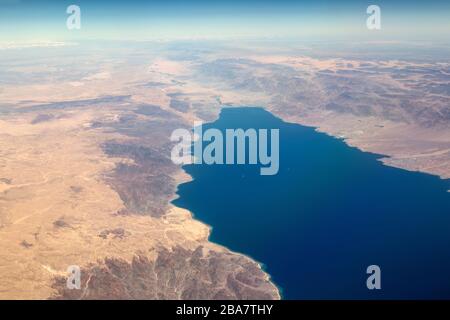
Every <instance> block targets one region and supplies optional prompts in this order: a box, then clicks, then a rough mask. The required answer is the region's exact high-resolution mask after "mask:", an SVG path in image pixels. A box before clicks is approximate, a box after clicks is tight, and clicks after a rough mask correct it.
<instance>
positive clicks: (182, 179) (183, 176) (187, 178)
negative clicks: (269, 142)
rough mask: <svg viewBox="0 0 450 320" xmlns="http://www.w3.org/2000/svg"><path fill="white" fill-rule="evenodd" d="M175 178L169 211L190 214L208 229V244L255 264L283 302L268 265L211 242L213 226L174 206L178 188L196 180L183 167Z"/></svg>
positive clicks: (280, 291)
mask: <svg viewBox="0 0 450 320" xmlns="http://www.w3.org/2000/svg"><path fill="white" fill-rule="evenodd" d="M173 178H174V179H175V181H176V185H177V189H176V192H175V194H174V196H173V197H172V198H171V200H170V202H169V203H170V208H169V209H168V211H170V210H171V209H172V208H176V209H177V210H183V211H186V212H189V214H190V217H191V219H193V220H195V221H198V222H200V223H201V224H202V225H203V226H205V227H206V228H207V229H208V234H207V237H206V239H205V241H207V242H208V243H210V244H212V245H214V246H216V247H218V248H220V249H221V250H225V251H228V252H230V253H233V254H236V255H240V256H242V257H245V258H246V259H249V260H250V261H252V262H254V263H255V264H256V265H257V266H258V268H259V269H260V270H261V271H262V272H263V274H264V280H266V281H268V282H270V283H271V284H272V285H273V286H274V287H275V288H276V289H277V292H276V293H277V296H276V297H275V298H274V300H282V299H283V289H282V288H281V287H279V286H278V285H277V284H276V283H275V282H274V281H272V277H271V275H270V274H269V273H268V272H267V270H266V265H265V264H264V263H262V262H259V261H258V260H256V259H254V258H253V257H251V256H250V255H247V254H244V253H242V252H237V251H233V250H231V249H229V248H227V247H226V246H225V245H223V244H221V243H218V242H214V241H211V239H210V236H211V233H212V231H213V226H211V225H209V224H207V223H205V222H203V221H202V220H200V219H198V218H196V217H195V214H194V212H192V211H191V210H188V209H185V208H180V207H178V206H176V205H175V204H173V201H174V200H175V199H178V198H179V195H178V187H179V186H180V185H182V184H185V183H189V182H191V181H193V180H194V178H193V177H192V176H191V175H190V174H188V173H187V172H186V171H185V170H184V169H183V167H182V166H181V167H180V169H179V172H177V174H176V175H175V176H173Z"/></svg>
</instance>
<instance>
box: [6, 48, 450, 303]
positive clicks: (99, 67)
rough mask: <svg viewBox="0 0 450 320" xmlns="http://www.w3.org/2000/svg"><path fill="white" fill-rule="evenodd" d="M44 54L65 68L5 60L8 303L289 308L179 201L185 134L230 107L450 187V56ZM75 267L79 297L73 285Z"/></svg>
mask: <svg viewBox="0 0 450 320" xmlns="http://www.w3.org/2000/svg"><path fill="white" fill-rule="evenodd" d="M75 47H76V46H75ZM33 50H38V49H33ZM45 50H50V52H53V53H54V54H55V55H57V56H58V57H59V58H55V59H44V58H42V59H44V60H43V61H40V60H39V59H38V58H37V57H36V56H35V55H34V53H33V52H31V51H30V52H29V53H27V52H22V51H21V55H15V54H14V52H12V51H10V50H3V51H2V52H1V53H0V61H2V63H1V69H0V71H1V73H0V79H2V81H3V83H2V87H1V88H0V239H1V243H2V246H1V248H0V257H1V259H0V298H2V299H107V298H112V299H140V298H142V299H180V298H185V299H278V298H280V295H279V292H278V289H277V288H276V286H275V285H274V284H273V283H272V282H271V281H270V278H269V276H268V275H267V274H266V273H265V272H264V271H262V270H261V268H260V266H259V264H258V263H257V262H255V261H253V260H251V259H250V258H248V257H246V256H243V255H240V254H237V253H233V252H230V251H229V250H228V249H226V248H224V247H221V246H219V245H217V244H214V243H211V242H209V241H208V235H209V227H208V226H206V225H204V224H202V223H200V222H199V221H196V220H195V219H193V218H192V215H191V213H190V212H187V211H185V210H182V209H179V208H176V207H174V206H172V205H171V204H170V200H171V199H173V198H174V197H175V192H176V187H177V185H178V184H179V183H180V182H182V181H186V180H187V179H189V178H190V177H188V176H186V175H185V174H184V172H183V171H182V169H181V168H180V167H178V166H176V165H174V164H173V163H172V162H171V160H170V150H171V146H172V144H171V142H170V134H171V132H172V131H173V130H174V129H176V128H190V127H192V124H193V122H194V121H195V120H204V121H210V120H213V119H215V118H216V117H217V115H218V113H219V112H220V109H221V108H222V107H223V106H224V105H227V106H255V105H256V106H262V107H266V108H267V109H268V110H270V111H271V112H273V113H274V114H276V115H277V116H280V117H281V118H282V119H284V120H286V121H291V122H296V123H300V124H306V125H312V126H315V127H317V128H318V129H317V130H320V131H324V132H327V133H329V134H330V135H333V136H337V137H341V138H344V139H345V140H346V141H347V143H348V144H350V145H354V146H357V147H358V148H360V149H362V150H365V151H370V152H375V153H380V154H384V155H386V158H384V159H383V162H384V163H385V164H386V165H391V166H396V167H400V168H404V169H407V170H417V171H422V172H426V173H430V174H435V175H439V176H441V177H442V178H449V177H450V127H449V120H450V109H449V108H450V106H449V101H450V99H449V95H450V89H449V81H450V63H448V62H439V63H433V62H427V61H414V62H412V61H401V60H396V59H384V60H383V59H377V60H376V61H373V60H370V59H367V61H366V60H365V59H364V58H362V57H355V58H352V59H346V58H341V57H337V58H330V57H320V58H317V57H314V55H308V53H301V52H300V53H298V52H297V51H296V50H294V51H292V52H289V53H282V54H281V53H272V54H268V53H267V50H266V49H261V48H246V49H245V50H244V49H235V48H230V47H226V48H222V49H221V50H216V51H214V50H204V48H203V47H200V48H199V49H195V46H194V47H193V48H192V49H190V50H191V51H192V52H187V51H186V52H184V51H183V52H182V53H179V52H178V51H177V52H178V53H177V54H176V53H174V52H173V51H167V50H166V49H164V48H159V49H157V50H156V49H154V50H153V51H152V50H150V51H149V52H148V51H146V50H144V49H142V48H136V49H134V50H132V49H129V48H127V49H123V48H122V47H121V48H119V49H116V50H117V51H113V52H108V53H105V52H103V51H102V50H100V49H99V48H94V49H91V50H92V52H89V54H87V55H78V54H77V53H78V51H77V50H80V49H78V48H74V49H72V48H65V47H64V46H61V47H58V48H50V49H49V48H46V49H45ZM71 50H74V51H71ZM172 50H173V48H172ZM180 55H183V57H182V58H181V57H180ZM68 57H70V59H69V58H68ZM205 192H212V191H211V190H208V191H205ZM71 265H78V266H80V267H81V270H82V273H81V275H82V276H81V279H82V281H81V282H82V286H81V289H80V290H69V289H67V288H66V279H67V276H68V274H67V268H68V267H69V266H71Z"/></svg>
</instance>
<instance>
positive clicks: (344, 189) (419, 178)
mask: <svg viewBox="0 0 450 320" xmlns="http://www.w3.org/2000/svg"><path fill="white" fill-rule="evenodd" d="M207 128H217V129H220V130H222V131H223V130H225V129H227V128H243V129H247V128H255V129H258V128H263V129H270V128H277V129H279V130H280V169H279V172H278V174H277V175H274V176H262V175H260V171H259V169H260V167H259V166H258V165H186V166H184V167H183V168H184V170H185V171H186V172H187V173H189V174H190V175H192V177H193V181H191V182H188V183H185V184H182V185H180V186H179V189H178V195H179V198H178V199H176V200H174V204H175V205H177V206H179V207H183V208H186V209H188V210H190V211H192V212H193V214H194V216H195V218H196V219H199V220H201V221H203V222H205V223H206V224H208V225H210V226H212V228H213V229H212V233H211V236H210V240H211V241H213V242H216V243H219V244H222V245H224V246H226V247H228V248H229V249H231V250H233V251H236V252H240V253H243V254H246V255H248V256H250V257H252V258H253V259H255V260H256V261H258V262H260V263H262V264H263V265H264V268H265V270H266V271H267V272H268V273H269V274H270V275H271V277H272V281H273V282H274V283H275V284H276V285H277V286H278V287H279V288H280V289H281V292H282V296H283V298H284V299H355V298H357V299H418V298H421V299H432V298H450V275H449V274H450V193H449V192H447V190H448V189H450V183H449V181H448V180H442V179H439V178H438V177H435V176H432V175H428V174H423V173H417V172H410V171H406V170H402V169H397V168H393V167H389V166H385V165H383V164H382V163H381V162H380V161H378V160H377V159H379V158H381V157H382V156H381V155H376V154H371V153H366V152H361V151H359V150H358V149H356V148H353V147H349V146H348V145H346V144H345V142H343V141H342V140H340V139H336V138H333V137H330V136H328V135H326V134H323V133H318V132H316V131H315V130H314V128H310V127H305V126H301V125H297V124H290V123H286V122H283V121H282V120H280V119H279V118H277V117H275V116H273V115H272V114H271V113H269V112H267V111H265V110H263V109H262V108H245V107H244V108H225V109H223V110H222V112H221V114H220V117H219V119H218V120H217V121H215V122H214V123H209V124H205V125H204V130H206V129H207ZM369 265H378V266H379V267H380V268H381V289H380V290H368V289H367V286H366V280H367V277H368V276H369V275H368V274H367V273H366V268H367V267H368V266H369Z"/></svg>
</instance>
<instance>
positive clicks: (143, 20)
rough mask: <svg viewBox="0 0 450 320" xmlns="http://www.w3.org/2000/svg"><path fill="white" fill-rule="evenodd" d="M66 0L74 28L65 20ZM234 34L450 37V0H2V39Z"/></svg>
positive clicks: (168, 37)
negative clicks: (369, 24) (377, 14)
mask: <svg viewBox="0 0 450 320" xmlns="http://www.w3.org/2000/svg"><path fill="white" fill-rule="evenodd" d="M70 4H76V5H78V6H79V7H80V8H81V29H80V30H71V31H70V30H68V29H67V28H66V19H67V17H68V14H67V13H66V8H67V7H68V6H69V5H70ZM370 4H376V5H379V6H380V7H381V27H382V28H381V30H379V31H378V30H377V31H369V30H367V28H366V19H367V16H368V15H367V13H366V8H367V7H368V5H370ZM235 37H256V38H267V37H269V38H273V37H297V38H300V39H308V40H311V39H312V40H314V39H328V38H343V39H360V38H367V39H395V40H414V39H418V40H420V39H424V40H433V39H437V40H442V39H450V1H448V0H445V1H441V0H428V1H418V0H414V1H401V0H389V1H377V0H374V1H361V0H346V1H337V0H334V1H323V0H315V1H313V0H307V1H302V0H297V1H285V0H277V1H265V0H259V1H253V0H250V1H245V0H240V1H234V0H228V1H214V0H209V1H195V0H193V1H189V0H185V1H171V0H166V1H137V0H123V1H114V0H109V1H95V0H72V1H64V0H59V1H58V0H55V1H48V0H0V41H46V40H54V41H66V40H83V39H122V40H126V39H129V40H149V39H155V38H161V39H173V38H235Z"/></svg>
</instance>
